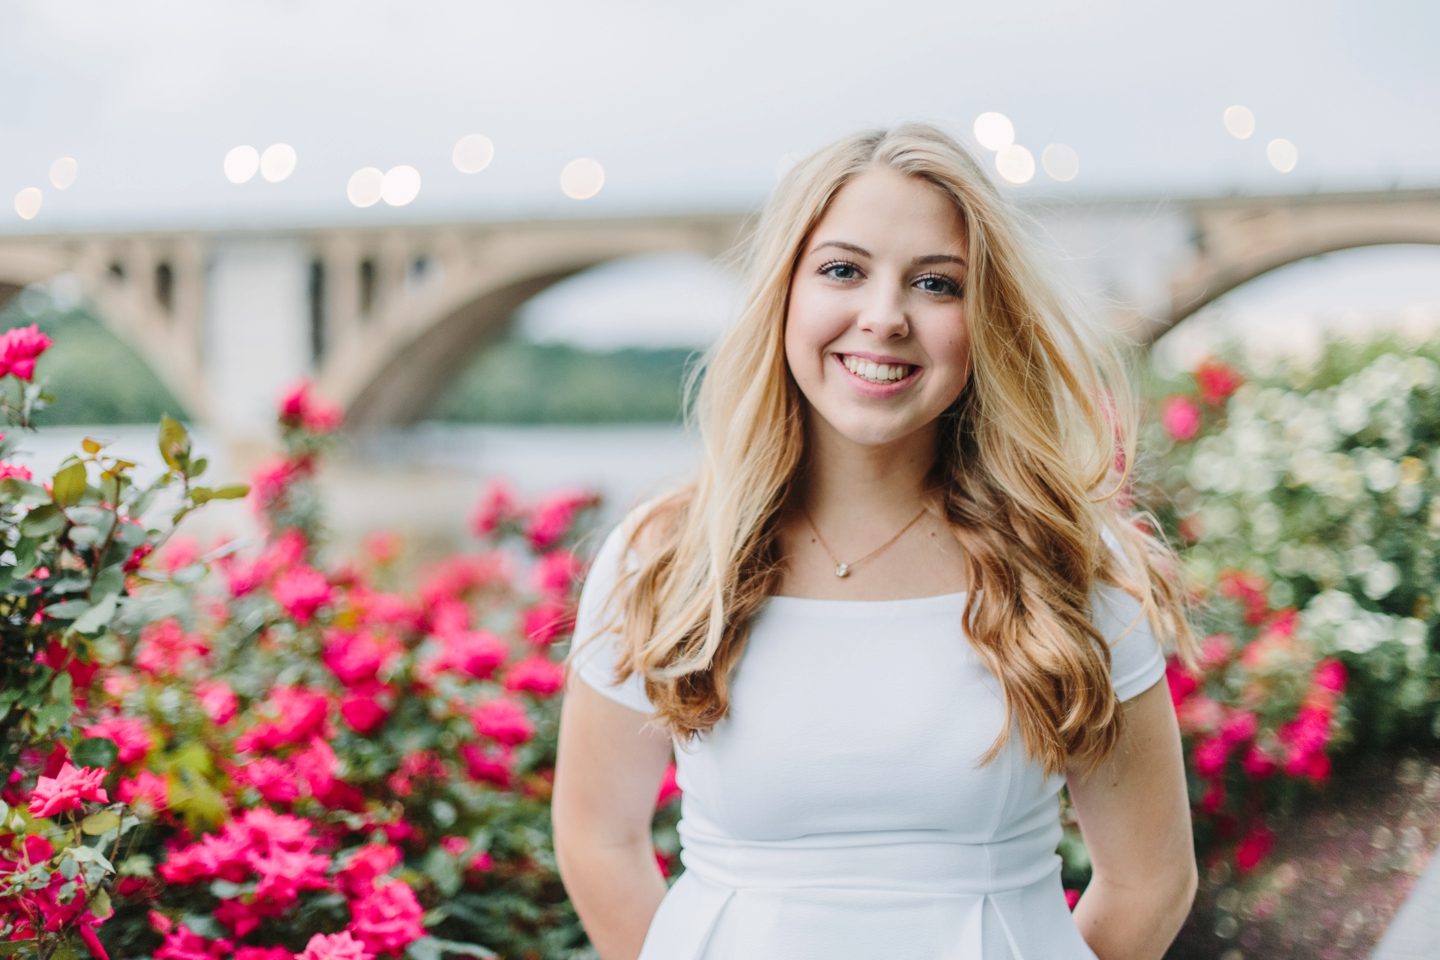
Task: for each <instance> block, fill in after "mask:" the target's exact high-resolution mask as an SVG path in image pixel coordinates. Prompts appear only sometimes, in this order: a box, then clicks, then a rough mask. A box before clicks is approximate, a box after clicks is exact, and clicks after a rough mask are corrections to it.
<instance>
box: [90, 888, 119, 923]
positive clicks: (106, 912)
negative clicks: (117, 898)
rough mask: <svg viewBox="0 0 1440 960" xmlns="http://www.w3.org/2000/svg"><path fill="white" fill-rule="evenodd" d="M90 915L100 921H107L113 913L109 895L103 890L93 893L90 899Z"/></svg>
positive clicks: (113, 909)
mask: <svg viewBox="0 0 1440 960" xmlns="http://www.w3.org/2000/svg"><path fill="white" fill-rule="evenodd" d="M90 913H91V914H92V915H93V916H95V917H97V918H98V919H100V920H108V919H109V918H110V917H111V916H112V915H113V914H114V913H115V908H114V907H113V906H111V905H110V894H109V893H107V892H105V891H104V890H97V891H95V896H93V897H91V898H90Z"/></svg>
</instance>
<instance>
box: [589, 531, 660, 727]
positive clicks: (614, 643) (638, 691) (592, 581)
mask: <svg viewBox="0 0 1440 960" xmlns="http://www.w3.org/2000/svg"><path fill="white" fill-rule="evenodd" d="M628 539H629V537H628V534H627V530H626V525H625V524H623V523H622V524H621V525H620V526H618V527H616V528H615V529H614V530H612V531H611V532H610V535H609V536H608V537H606V538H605V541H604V542H603V543H602V544H601V545H600V551H599V552H598V553H597V554H596V555H595V560H594V562H593V563H591V564H590V575H589V576H588V577H586V578H585V586H584V587H583V588H582V589H581V591H580V608H579V610H578V611H577V612H576V614H575V654H574V657H573V659H572V660H571V664H572V666H573V668H574V670H575V672H576V673H577V674H579V676H580V679H581V680H583V681H585V682H586V683H588V684H589V685H590V686H592V687H594V688H595V689H596V690H598V691H600V692H601V693H603V694H604V695H605V696H607V697H609V698H610V699H611V700H614V701H615V702H616V703H618V704H620V705H621V706H622V707H629V708H630V709H631V710H638V711H639V712H640V713H644V714H652V713H654V712H655V708H654V706H653V705H652V704H651V703H650V700H649V698H648V697H646V696H645V679H644V677H642V676H641V675H640V674H638V673H632V674H631V675H630V676H629V677H627V678H626V679H625V680H624V681H623V682H621V683H616V682H615V666H616V664H618V663H619V662H620V634H619V633H617V632H616V631H615V630H614V627H615V622H614V617H613V616H612V614H613V607H612V605H611V603H610V595H611V593H612V592H613V591H614V589H615V583H616V581H617V580H618V579H619V576H620V565H621V563H622V562H627V561H628V560H629V559H630V558H629V556H628V555H627V554H626V551H625V547H626V541H627V540H628Z"/></svg>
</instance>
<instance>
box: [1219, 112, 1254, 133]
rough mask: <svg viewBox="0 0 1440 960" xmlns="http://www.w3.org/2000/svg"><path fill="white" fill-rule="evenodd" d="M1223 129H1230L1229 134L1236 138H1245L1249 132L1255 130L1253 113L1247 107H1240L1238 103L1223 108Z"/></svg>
mask: <svg viewBox="0 0 1440 960" xmlns="http://www.w3.org/2000/svg"><path fill="white" fill-rule="evenodd" d="M1225 129H1226V130H1229V131H1230V136H1232V137H1234V138H1235V139H1236V140H1247V139H1249V137H1250V134H1252V133H1254V132H1255V114H1253V113H1251V112H1250V108H1249V107H1242V106H1239V105H1238V104H1237V105H1236V106H1233V107H1226V108H1225Z"/></svg>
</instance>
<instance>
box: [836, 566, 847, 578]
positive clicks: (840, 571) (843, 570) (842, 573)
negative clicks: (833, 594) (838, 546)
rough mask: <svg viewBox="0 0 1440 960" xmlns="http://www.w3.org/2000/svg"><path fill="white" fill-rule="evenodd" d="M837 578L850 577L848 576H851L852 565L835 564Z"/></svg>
mask: <svg viewBox="0 0 1440 960" xmlns="http://www.w3.org/2000/svg"><path fill="white" fill-rule="evenodd" d="M835 576H837V577H848V576H850V564H848V563H837V564H835Z"/></svg>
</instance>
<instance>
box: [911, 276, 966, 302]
mask: <svg viewBox="0 0 1440 960" xmlns="http://www.w3.org/2000/svg"><path fill="white" fill-rule="evenodd" d="M915 282H916V283H917V284H918V285H919V286H920V289H921V290H924V291H925V292H926V293H934V294H939V295H941V296H946V297H953V296H955V295H956V294H958V293H959V292H960V284H958V283H956V282H955V281H954V280H951V279H950V278H949V277H941V276H935V275H931V276H928V277H921V278H920V279H919V280H917V281H915Z"/></svg>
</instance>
